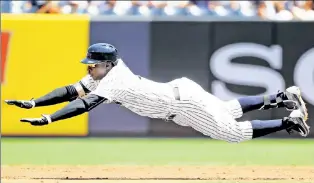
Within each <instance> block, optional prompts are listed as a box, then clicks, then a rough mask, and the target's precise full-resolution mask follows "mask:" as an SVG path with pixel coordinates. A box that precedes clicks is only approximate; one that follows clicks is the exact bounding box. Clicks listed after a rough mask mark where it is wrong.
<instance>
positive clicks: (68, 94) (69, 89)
mask: <svg viewBox="0 0 314 183" xmlns="http://www.w3.org/2000/svg"><path fill="white" fill-rule="evenodd" d="M77 96H78V93H77V91H76V89H75V87H74V86H72V85H69V86H65V87H61V88H57V89H55V90H53V91H52V92H50V93H48V94H47V95H44V96H42V97H40V98H38V99H35V100H34V102H35V107H40V106H47V105H54V104H58V103H62V102H66V101H71V100H73V99H75V98H76V97H77Z"/></svg>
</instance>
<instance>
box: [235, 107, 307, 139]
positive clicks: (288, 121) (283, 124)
mask: <svg viewBox="0 0 314 183" xmlns="http://www.w3.org/2000/svg"><path fill="white" fill-rule="evenodd" d="M240 123H241V122H240ZM250 123H251V125H252V129H253V136H252V138H258V137H262V136H266V135H268V134H272V133H275V132H278V131H281V130H286V131H287V132H288V133H289V134H290V133H291V132H292V131H293V130H294V131H297V132H298V133H299V134H300V135H301V136H307V135H308V134H309V128H310V127H309V126H307V124H306V123H305V121H304V116H303V114H302V112H301V111H300V110H294V111H292V112H291V114H290V115H289V117H285V118H283V119H275V120H252V121H250Z"/></svg>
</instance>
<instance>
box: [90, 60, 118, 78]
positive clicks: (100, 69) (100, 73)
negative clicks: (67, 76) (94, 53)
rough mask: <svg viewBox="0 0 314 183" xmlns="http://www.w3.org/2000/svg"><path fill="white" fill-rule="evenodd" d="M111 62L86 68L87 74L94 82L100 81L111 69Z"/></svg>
mask: <svg viewBox="0 0 314 183" xmlns="http://www.w3.org/2000/svg"><path fill="white" fill-rule="evenodd" d="M112 67H113V65H112V63H111V62H105V63H101V64H97V65H92V66H88V73H89V74H90V75H91V76H92V78H93V79H94V80H101V79H102V78H103V77H105V76H106V75H107V73H108V72H109V71H110V70H111V69H112Z"/></svg>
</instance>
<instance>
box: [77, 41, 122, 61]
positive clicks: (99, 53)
mask: <svg viewBox="0 0 314 183" xmlns="http://www.w3.org/2000/svg"><path fill="white" fill-rule="evenodd" d="M107 61H109V62H112V63H113V64H114V65H116V64H117V61H118V50H117V49H116V48H115V47H114V46H112V45H111V44H108V43H96V44H93V45H91V46H90V47H89V48H88V51H87V56H86V58H85V59H83V60H82V61H81V63H83V64H99V63H103V62H107Z"/></svg>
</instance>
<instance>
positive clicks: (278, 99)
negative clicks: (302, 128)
mask: <svg viewBox="0 0 314 183" xmlns="http://www.w3.org/2000/svg"><path fill="white" fill-rule="evenodd" d="M226 106H227V108H228V109H229V111H230V113H231V114H232V115H233V116H234V118H240V117H241V116H242V115H243V113H246V112H249V111H253V110H267V109H272V108H280V107H285V108H286V109H287V110H295V109H300V110H301V112H302V113H303V115H304V117H305V120H306V119H307V118H308V117H307V116H308V114H307V109H306V106H305V103H304V101H303V99H302V96H301V92H300V89H299V88H298V87H296V86H292V87H289V88H287V89H286V91H285V92H279V93H277V94H272V95H265V96H247V97H242V98H239V99H236V100H231V101H228V102H226Z"/></svg>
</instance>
